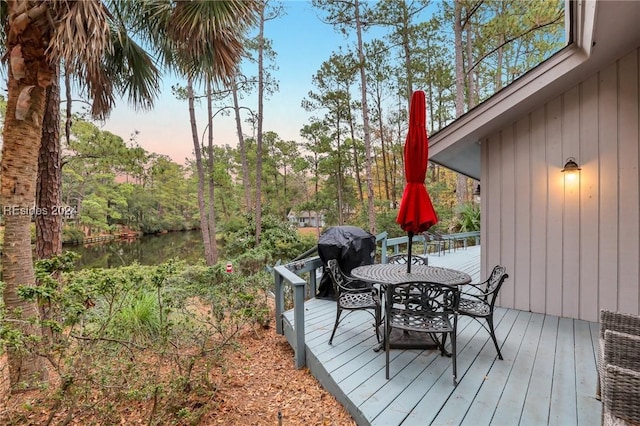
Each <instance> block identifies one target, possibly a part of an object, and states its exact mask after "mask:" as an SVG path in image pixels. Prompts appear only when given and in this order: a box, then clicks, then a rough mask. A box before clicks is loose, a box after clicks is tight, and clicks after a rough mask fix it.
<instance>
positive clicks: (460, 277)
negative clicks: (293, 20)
mask: <svg viewBox="0 0 640 426" xmlns="http://www.w3.org/2000/svg"><path fill="white" fill-rule="evenodd" d="M351 276H353V277H354V278H357V279H359V280H362V281H366V282H370V283H373V284H379V285H380V286H381V287H382V291H381V293H382V294H384V293H385V288H386V286H387V285H388V284H398V283H402V282H406V281H425V282H433V283H441V284H447V285H451V286H460V285H464V284H468V283H470V282H471V276H470V275H469V274H467V273H465V272H461V271H456V270H455V269H449V268H441V267H438V266H427V265H412V266H411V272H410V273H407V265H399V264H391V263H376V264H373V265H364V266H358V267H357V268H354V269H352V270H351ZM389 346H390V347H391V348H393V349H435V348H437V345H436V344H435V342H433V341H431V342H430V341H428V340H425V339H424V337H423V336H420V333H411V332H402V331H400V330H392V332H391V335H390V336H389ZM382 348H384V343H381V344H380V345H379V346H377V347H376V348H374V350H375V351H376V352H377V351H379V350H380V349H382Z"/></svg>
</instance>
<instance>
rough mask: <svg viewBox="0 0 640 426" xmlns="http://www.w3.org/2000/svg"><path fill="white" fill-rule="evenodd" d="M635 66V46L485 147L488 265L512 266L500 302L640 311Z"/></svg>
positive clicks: (573, 313)
mask: <svg viewBox="0 0 640 426" xmlns="http://www.w3.org/2000/svg"><path fill="white" fill-rule="evenodd" d="M639 63H640V55H639V51H638V50H637V49H636V50H634V51H633V52H631V53H630V54H628V55H626V56H625V57H623V58H621V59H619V60H618V61H617V62H616V63H613V64H611V65H609V66H607V67H605V68H604V69H601V70H600V71H599V72H598V73H597V74H594V75H592V76H590V77H588V78H587V79H585V80H584V81H582V82H579V83H578V84H577V85H576V86H574V87H572V88H571V89H570V90H567V91H566V92H564V93H562V94H559V96H558V97H557V98H555V99H552V100H550V101H549V102H548V103H546V104H545V105H543V106H540V107H539V108H537V109H536V110H534V111H531V112H530V113H529V114H527V115H526V116H523V117H521V118H520V119H518V120H517V121H515V122H513V123H512V124H511V125H509V126H506V127H505V128H503V129H502V130H501V131H500V132H497V133H495V134H493V135H491V136H489V137H488V138H487V139H486V140H485V141H483V144H482V157H481V158H482V190H483V194H482V195H483V199H482V209H483V211H482V245H483V251H482V267H483V271H484V272H485V273H486V272H487V271H488V270H490V268H492V267H493V265H495V264H497V263H501V264H504V265H505V266H507V269H508V272H509V275H510V276H511V277H512V280H510V281H511V283H512V284H511V286H510V287H509V288H505V289H504V294H502V295H501V297H500V301H499V303H500V305H501V306H504V307H510V308H517V309H525V310H527V309H530V310H531V311H533V312H538V313H545V314H550V315H557V316H561V317H572V318H578V319H583V320H588V321H597V319H598V311H599V309H612V310H619V311H624V312H629V313H634V314H638V313H640V265H639V263H640V262H639V259H640V172H639V164H640V149H639V146H640V106H639V104H640V83H639V80H640V65H639ZM567 157H575V158H576V160H577V162H578V164H579V165H580V167H581V168H582V171H581V172H580V176H579V181H578V182H574V184H570V183H569V182H568V181H565V177H564V175H563V174H562V173H561V172H560V170H561V169H562V167H563V165H564V163H565V161H566V159H567ZM485 188H486V189H485Z"/></svg>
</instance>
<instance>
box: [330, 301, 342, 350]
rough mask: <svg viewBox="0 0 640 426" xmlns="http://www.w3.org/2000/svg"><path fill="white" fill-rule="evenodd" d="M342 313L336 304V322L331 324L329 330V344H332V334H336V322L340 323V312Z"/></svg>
mask: <svg viewBox="0 0 640 426" xmlns="http://www.w3.org/2000/svg"><path fill="white" fill-rule="evenodd" d="M341 313H342V309H340V307H339V306H337V305H336V322H335V324H334V325H333V331H332V332H331V337H330V338H329V344H330V345H331V344H333V336H335V334H336V330H337V328H338V324H339V323H340V314H341Z"/></svg>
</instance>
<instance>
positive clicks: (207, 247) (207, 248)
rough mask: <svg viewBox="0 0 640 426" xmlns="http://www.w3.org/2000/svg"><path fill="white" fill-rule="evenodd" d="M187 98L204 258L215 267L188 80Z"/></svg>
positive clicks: (200, 158)
mask: <svg viewBox="0 0 640 426" xmlns="http://www.w3.org/2000/svg"><path fill="white" fill-rule="evenodd" d="M187 97H188V100H189V120H190V121H191V137H192V138H193V150H194V153H195V156H196V169H197V173H198V210H200V230H201V232H202V244H203V245H204V257H205V259H206V261H207V265H213V255H212V253H211V240H210V239H209V229H208V228H209V223H208V221H207V208H206V203H205V202H204V182H205V176H204V166H203V164H202V150H201V149H200V141H199V140H198V128H197V124H196V113H195V106H194V103H195V102H194V95H193V82H192V81H191V79H188V80H187Z"/></svg>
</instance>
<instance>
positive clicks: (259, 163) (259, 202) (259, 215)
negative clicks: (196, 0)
mask: <svg viewBox="0 0 640 426" xmlns="http://www.w3.org/2000/svg"><path fill="white" fill-rule="evenodd" d="M265 7H267V5H266V1H265V0H263V1H262V5H261V8H260V33H259V35H258V40H259V43H260V46H259V48H258V135H257V138H256V139H257V141H256V246H257V245H259V244H260V233H261V232H262V120H263V118H264V115H263V114H264V105H263V98H264V19H265V18H264V9H265Z"/></svg>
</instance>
